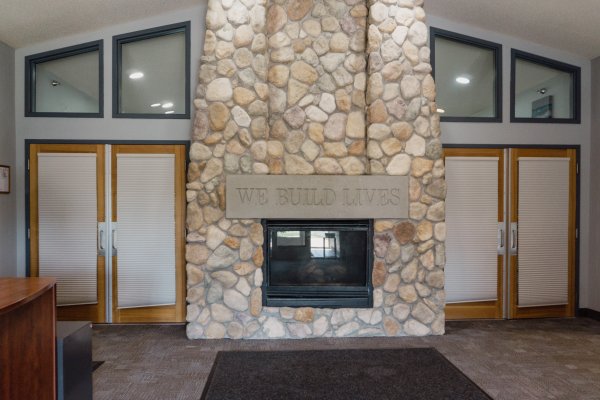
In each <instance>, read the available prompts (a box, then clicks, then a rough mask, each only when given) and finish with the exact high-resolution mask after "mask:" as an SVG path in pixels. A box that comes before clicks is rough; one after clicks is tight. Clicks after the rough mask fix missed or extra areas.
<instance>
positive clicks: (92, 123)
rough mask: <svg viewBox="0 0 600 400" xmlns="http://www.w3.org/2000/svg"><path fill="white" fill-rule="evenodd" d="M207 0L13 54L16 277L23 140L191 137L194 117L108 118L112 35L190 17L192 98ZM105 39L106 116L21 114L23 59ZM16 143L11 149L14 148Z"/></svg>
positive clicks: (21, 255) (21, 252)
mask: <svg viewBox="0 0 600 400" xmlns="http://www.w3.org/2000/svg"><path fill="white" fill-rule="evenodd" d="M205 16H206V2H203V4H201V5H198V6H195V7H193V8H189V9H184V10H177V11H173V12H171V13H165V14H162V15H160V16H156V17H152V18H147V19H143V20H138V21H135V22H131V23H126V24H121V25H115V26H110V27H107V28H104V29H102V30H101V31H96V32H88V33H83V34H78V35H73V36H69V37H63V38H60V39H57V40H51V41H48V42H44V43H38V44H35V45H32V46H27V47H24V48H20V49H17V50H16V52H15V58H14V60H15V64H14V65H15V88H16V90H15V95H14V104H15V107H16V110H15V113H16V114H15V115H16V118H15V119H16V121H15V122H16V161H15V163H16V168H15V175H14V176H15V178H16V179H15V189H16V198H17V199H18V201H17V210H16V215H17V262H16V265H17V270H16V273H17V275H18V276H25V272H26V265H25V264H26V248H25V247H26V239H25V237H26V228H25V207H26V205H25V189H26V188H25V174H26V171H25V166H26V160H25V140H27V139H47V140H53V139H63V140H98V141H105V140H140V141H151V140H190V139H191V132H192V122H193V120H194V107H193V105H192V106H191V111H192V115H191V118H190V119H189V120H186V119H173V120H167V119H159V120H157V119H124V118H115V119H113V118H112V36H114V35H119V34H122V33H128V32H133V31H137V30H141V29H149V28H153V27H157V26H161V25H167V24H172V23H177V22H182V21H191V66H190V71H191V77H190V86H191V87H190V97H191V99H190V101H193V99H194V98H195V92H196V84H197V75H198V74H197V71H198V66H199V63H200V57H201V50H202V47H203V46H204V34H205V31H206V29H205ZM99 39H103V40H104V118H38V117H28V118H25V117H24V101H25V100H24V95H25V93H24V87H25V83H24V69H25V66H24V58H25V57H26V56H28V55H31V54H36V53H40V52H44V51H49V50H54V49H58V48H61V47H66V46H72V45H76V44H81V43H85V42H89V41H93V40H99ZM14 148H15V147H13V149H14Z"/></svg>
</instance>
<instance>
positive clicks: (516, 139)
mask: <svg viewBox="0 0 600 400" xmlns="http://www.w3.org/2000/svg"><path fill="white" fill-rule="evenodd" d="M425 11H427V10H425ZM427 19H428V21H427V22H428V24H429V25H430V26H434V27H437V28H442V29H447V30H449V31H453V32H457V33H462V34H465V35H469V36H474V37H477V38H480V39H484V40H489V41H492V42H496V43H500V44H502V46H503V48H502V119H503V122H502V123H457V122H445V123H442V126H441V129H442V142H443V143H444V144H484V145H485V144H540V145H581V168H580V173H581V175H580V180H581V188H580V189H581V195H580V199H581V200H580V253H579V254H580V259H579V306H580V307H590V305H591V304H592V298H593V296H598V294H597V293H594V292H598V289H597V288H598V287H599V286H600V278H599V277H598V275H593V273H592V271H593V268H594V267H593V266H592V264H591V261H590V260H591V259H592V258H594V257H590V228H591V225H594V224H590V183H591V177H590V171H591V169H590V129H591V128H590V120H591V117H590V115H591V114H590V113H591V62H590V61H589V60H587V59H586V58H584V57H580V56H577V55H573V54H570V53H566V52H564V51H560V50H557V49H553V48H549V47H546V46H542V45H539V44H536V43H532V42H528V41H524V40H521V39H519V38H515V37H511V36H507V35H503V34H499V33H496V32H491V31H486V30H483V29H480V28H476V27H472V26H468V25H464V24H459V23H456V22H453V21H449V20H446V19H444V18H441V17H438V16H436V15H431V14H429V15H428V16H427ZM511 48H515V49H518V50H523V51H526V52H529V53H533V54H537V55H541V56H544V57H547V58H551V59H555V60H558V61H562V62H565V63H568V64H572V65H576V66H579V67H581V124H544V123H539V124H537V123H536V124H531V123H528V124H524V123H520V124H517V123H510V51H511ZM595 179H598V178H597V177H596V178H595ZM595 199H596V200H595V201H596V202H598V197H596V198H595ZM596 221H597V220H596ZM595 229H597V228H595ZM596 240H597V239H596ZM596 243H597V242H596ZM598 247H599V246H598V245H596V246H595V249H598ZM595 255H596V257H595V258H596V259H597V258H598V254H597V250H596V253H595ZM595 262H596V263H597V261H595ZM596 265H597V264H596ZM596 268H597V267H596ZM596 305H598V301H597V300H596Z"/></svg>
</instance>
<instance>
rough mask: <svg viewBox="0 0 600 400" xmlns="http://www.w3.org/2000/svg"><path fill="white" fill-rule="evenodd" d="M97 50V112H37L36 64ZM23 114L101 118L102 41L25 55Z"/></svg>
mask: <svg viewBox="0 0 600 400" xmlns="http://www.w3.org/2000/svg"><path fill="white" fill-rule="evenodd" d="M92 51H98V73H99V77H98V112H97V113H72V112H65V113H61V112H38V111H34V108H35V66H36V65H37V64H40V63H43V62H48V61H54V60H58V59H61V58H66V57H71V56H76V55H79V54H84V53H90V52H92ZM25 116H26V117H60V118H103V117H104V41H103V40H95V41H93V42H87V43H82V44H78V45H75V46H69V47H63V48H60V49H56V50H51V51H46V52H43V53H38V54H32V55H29V56H27V57H25Z"/></svg>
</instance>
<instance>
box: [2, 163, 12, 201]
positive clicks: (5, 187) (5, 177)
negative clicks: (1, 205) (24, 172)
mask: <svg viewBox="0 0 600 400" xmlns="http://www.w3.org/2000/svg"><path fill="white" fill-rule="evenodd" d="M8 193H10V167H9V166H8V165H0V194H8Z"/></svg>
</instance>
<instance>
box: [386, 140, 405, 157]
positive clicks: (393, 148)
mask: <svg viewBox="0 0 600 400" xmlns="http://www.w3.org/2000/svg"><path fill="white" fill-rule="evenodd" d="M381 150H383V152H384V153H385V154H386V155H387V156H393V155H395V154H397V153H399V152H400V151H402V142H400V141H399V140H398V139H396V138H388V139H386V140H384V141H383V142H382V143H381Z"/></svg>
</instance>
